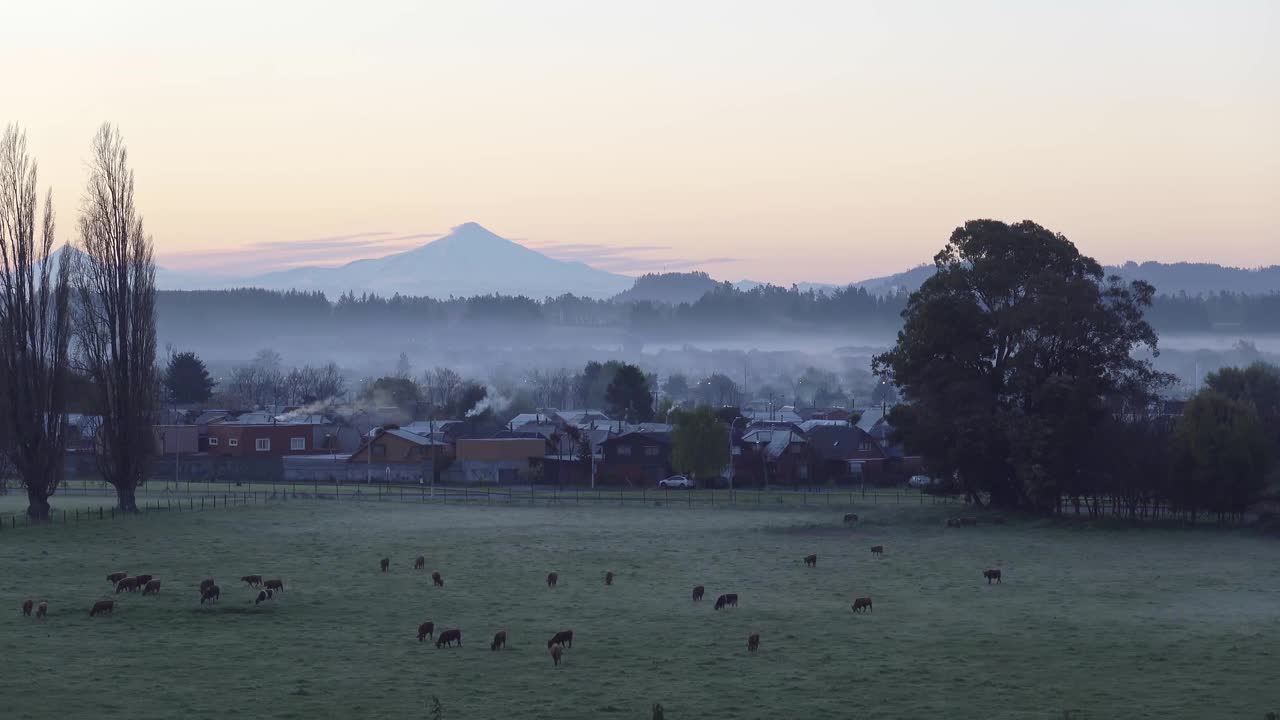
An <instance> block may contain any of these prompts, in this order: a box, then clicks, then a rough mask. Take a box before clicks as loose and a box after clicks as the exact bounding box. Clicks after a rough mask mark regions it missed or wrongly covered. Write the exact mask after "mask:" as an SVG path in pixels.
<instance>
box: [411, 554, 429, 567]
mask: <svg viewBox="0 0 1280 720" xmlns="http://www.w3.org/2000/svg"><path fill="white" fill-rule="evenodd" d="M426 566H427V558H426V556H425V555H419V556H418V559H417V560H414V561H413V569H414V570H421V569H423V568H425V567H426Z"/></svg>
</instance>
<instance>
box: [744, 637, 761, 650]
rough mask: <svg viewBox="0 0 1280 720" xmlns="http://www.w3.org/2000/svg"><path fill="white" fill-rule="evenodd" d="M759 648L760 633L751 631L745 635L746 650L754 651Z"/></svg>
mask: <svg viewBox="0 0 1280 720" xmlns="http://www.w3.org/2000/svg"><path fill="white" fill-rule="evenodd" d="M759 649H760V633H751V634H750V635H748V636H747V652H755V651H757V650H759Z"/></svg>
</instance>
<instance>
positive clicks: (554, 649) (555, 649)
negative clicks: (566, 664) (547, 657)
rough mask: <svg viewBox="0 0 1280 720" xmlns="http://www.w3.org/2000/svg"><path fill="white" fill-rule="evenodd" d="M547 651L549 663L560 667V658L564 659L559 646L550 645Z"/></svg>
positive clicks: (562, 650)
mask: <svg viewBox="0 0 1280 720" xmlns="http://www.w3.org/2000/svg"><path fill="white" fill-rule="evenodd" d="M548 650H550V651H551V662H553V663H555V665H556V667H560V658H562V657H564V649H563V648H561V647H560V646H559V645H552V646H551V647H550V648H548Z"/></svg>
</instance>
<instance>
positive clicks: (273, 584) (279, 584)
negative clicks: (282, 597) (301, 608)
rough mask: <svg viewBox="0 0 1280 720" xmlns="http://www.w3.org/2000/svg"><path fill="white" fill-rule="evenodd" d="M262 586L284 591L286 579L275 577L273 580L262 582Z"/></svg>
mask: <svg viewBox="0 0 1280 720" xmlns="http://www.w3.org/2000/svg"><path fill="white" fill-rule="evenodd" d="M262 586H263V587H264V588H266V589H268V590H275V591H277V592H284V581H283V580H281V579H280V578H275V579H273V580H266V581H264V582H263V583H262Z"/></svg>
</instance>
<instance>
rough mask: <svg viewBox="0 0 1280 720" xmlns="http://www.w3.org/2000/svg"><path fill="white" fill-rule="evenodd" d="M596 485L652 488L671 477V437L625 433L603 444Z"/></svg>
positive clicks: (608, 439) (657, 434)
mask: <svg viewBox="0 0 1280 720" xmlns="http://www.w3.org/2000/svg"><path fill="white" fill-rule="evenodd" d="M600 447H601V461H600V463H599V464H598V466H597V468H596V482H597V483H598V484H604V485H626V486H628V487H648V486H653V485H656V484H657V482H658V481H659V480H661V479H663V478H665V477H669V476H670V475H671V436H670V434H665V433H657V432H639V431H633V432H624V433H623V434H621V435H614V436H612V437H609V438H607V439H606V440H604V441H603V442H602V443H601V444H600Z"/></svg>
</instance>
